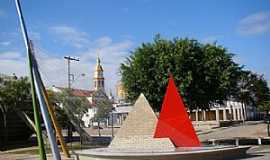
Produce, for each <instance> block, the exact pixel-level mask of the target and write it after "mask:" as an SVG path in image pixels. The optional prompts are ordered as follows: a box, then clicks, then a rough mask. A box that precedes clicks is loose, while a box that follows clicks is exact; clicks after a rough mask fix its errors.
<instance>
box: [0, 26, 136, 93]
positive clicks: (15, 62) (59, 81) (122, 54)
mask: <svg viewBox="0 0 270 160" xmlns="http://www.w3.org/2000/svg"><path fill="white" fill-rule="evenodd" d="M54 29H56V30H57V31H59V33H61V35H62V34H63V35H64V34H74V35H77V37H76V36H75V38H78V39H77V40H76V41H74V40H71V41H70V42H79V41H81V40H82V41H84V42H87V43H88V42H89V43H90V39H87V38H86V37H88V35H87V34H86V33H83V32H80V31H78V30H75V29H74V28H71V27H68V26H66V27H63V28H61V27H60V28H54ZM81 33H83V34H81ZM58 36H60V35H58ZM69 36H70V35H69ZM69 36H68V38H71V37H69ZM79 37H80V38H79ZM59 38H61V37H59ZM91 43H92V44H93V45H91V46H89V45H87V44H85V45H86V46H82V47H84V48H86V49H85V50H84V51H83V52H82V51H78V52H77V53H73V54H70V56H76V57H79V58H80V61H79V62H71V72H72V73H74V74H75V81H74V82H73V83H72V87H74V88H83V89H92V88H93V87H92V80H93V79H92V77H93V72H94V68H95V64H96V57H97V53H98V52H99V54H100V58H101V63H102V65H103V68H104V76H105V85H106V89H107V90H110V89H112V91H115V84H116V83H117V81H118V80H119V76H118V74H117V73H118V69H119V66H120V63H121V62H123V60H124V59H125V58H126V56H127V55H128V53H129V50H130V49H131V46H132V42H131V41H129V40H123V41H120V42H113V41H112V39H111V38H110V37H107V36H104V37H100V38H98V39H96V40H92V41H91ZM69 45H73V44H69ZM35 50H36V58H37V60H38V63H39V67H40V72H41V74H42V78H43V81H44V83H45V85H46V86H52V85H56V86H62V87H65V86H67V62H66V60H65V59H64V58H63V56H62V54H57V53H54V54H51V53H50V52H49V51H47V50H45V49H43V48H42V47H40V46H38V45H35ZM26 62H27V61H26V57H23V56H21V54H20V53H17V52H4V53H1V52H0V73H4V74H9V75H11V74H12V73H16V75H19V76H22V75H26V73H27V72H26V71H27V69H26ZM82 73H84V74H86V76H84V77H82V76H80V75H81V74H82Z"/></svg>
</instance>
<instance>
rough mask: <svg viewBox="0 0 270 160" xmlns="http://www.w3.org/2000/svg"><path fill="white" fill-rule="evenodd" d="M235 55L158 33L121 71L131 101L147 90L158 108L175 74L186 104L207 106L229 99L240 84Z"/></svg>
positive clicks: (213, 47)
mask: <svg viewBox="0 0 270 160" xmlns="http://www.w3.org/2000/svg"><path fill="white" fill-rule="evenodd" d="M232 57H233V55H232V54H231V53H229V52H228V51H227V50H226V49H225V48H223V47H221V46H217V45H215V44H206V45H205V44H201V43H199V42H198V41H196V40H190V39H178V38H175V39H174V40H166V39H162V38H160V37H159V36H157V37H156V38H155V39H154V42H153V43H146V44H145V43H144V44H142V45H141V46H140V47H138V48H136V49H135V51H133V52H132V54H131V55H130V57H129V58H127V60H126V61H125V63H122V64H121V67H120V73H121V75H122V82H123V84H124V86H125V88H126V90H127V92H128V99H129V100H131V101H134V100H135V99H136V98H137V97H138V96H139V94H140V93H144V94H145V96H146V97H147V99H148V100H149V102H150V104H151V106H152V107H153V108H154V109H155V110H156V111H158V110H159V109H160V107H161V103H162V100H163V96H164V94H165V90H166V86H167V82H168V77H169V74H172V75H173V77H174V80H175V83H176V85H177V87H178V89H179V91H180V92H181V95H182V97H183V98H184V101H185V103H186V105H187V106H188V107H189V108H197V107H200V108H203V109H207V108H208V107H209V103H210V102H217V101H222V100H226V99H228V98H229V97H230V95H231V94H232V93H231V92H233V91H234V90H235V88H236V86H237V75H238V74H239V72H240V71H241V67H239V66H238V64H236V63H235V62H233V60H232Z"/></svg>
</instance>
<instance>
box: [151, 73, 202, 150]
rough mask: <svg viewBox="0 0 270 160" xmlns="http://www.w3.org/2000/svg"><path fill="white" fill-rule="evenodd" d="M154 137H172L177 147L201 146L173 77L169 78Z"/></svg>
mask: <svg viewBox="0 0 270 160" xmlns="http://www.w3.org/2000/svg"><path fill="white" fill-rule="evenodd" d="M154 138H170V139H171V141H172V142H173V144H174V145H175V146H176V147H199V146H201V143H200V141H199V138H198V136H197V135H196V132H195V130H194V128H193V126H192V123H191V121H190V119H189V117H188V114H187V112H186V108H185V105H184V103H183V100H182V98H181V96H180V95H179V94H178V91H177V88H176V86H175V83H174V80H173V78H172V77H170V78H169V84H168V86H167V91H166V94H165V97H164V100H163V104H162V109H161V112H160V115H159V119H158V123H157V126H156V131H155V135H154Z"/></svg>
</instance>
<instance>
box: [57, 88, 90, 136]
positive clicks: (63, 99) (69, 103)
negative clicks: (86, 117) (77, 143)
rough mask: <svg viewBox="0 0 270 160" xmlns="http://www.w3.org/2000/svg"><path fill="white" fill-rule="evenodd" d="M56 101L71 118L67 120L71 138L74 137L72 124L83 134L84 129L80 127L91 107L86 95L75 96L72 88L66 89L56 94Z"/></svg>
mask: <svg viewBox="0 0 270 160" xmlns="http://www.w3.org/2000/svg"><path fill="white" fill-rule="evenodd" d="M55 103H57V104H58V106H59V107H60V108H62V110H61V109H60V110H61V111H64V113H65V114H66V116H67V117H68V118H69V121H67V123H68V124H67V125H68V126H69V128H68V137H69V140H71V138H72V126H74V127H75V129H76V130H77V131H78V133H79V134H80V135H82V134H83V130H82V129H81V128H80V125H81V123H82V121H81V119H82V115H83V113H85V112H87V108H88V107H89V102H88V100H87V99H86V98H85V97H78V96H74V95H73V94H72V89H64V90H63V91H62V92H61V93H58V94H56V96H55ZM62 113H63V112H62ZM71 124H73V125H71ZM76 125H79V126H76Z"/></svg>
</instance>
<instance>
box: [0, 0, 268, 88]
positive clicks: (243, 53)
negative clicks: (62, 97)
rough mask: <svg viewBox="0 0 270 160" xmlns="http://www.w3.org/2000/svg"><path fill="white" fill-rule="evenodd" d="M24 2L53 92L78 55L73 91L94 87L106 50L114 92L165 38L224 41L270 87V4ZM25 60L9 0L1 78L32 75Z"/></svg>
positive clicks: (3, 8)
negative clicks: (131, 62) (147, 45)
mask: <svg viewBox="0 0 270 160" xmlns="http://www.w3.org/2000/svg"><path fill="white" fill-rule="evenodd" d="M21 4H22V8H23V13H24V16H25V20H26V23H27V26H28V31H29V33H30V37H31V39H33V40H34V44H35V48H36V51H37V53H38V55H37V57H38V60H39V63H40V70H41V73H42V75H43V79H44V81H45V83H46V84H47V85H48V86H50V85H53V84H55V85H58V86H65V85H66V81H67V80H66V62H65V61H64V59H63V56H64V55H71V56H77V57H80V59H81V61H80V62H74V63H73V64H72V66H71V67H72V72H74V73H75V74H76V76H75V77H76V78H75V79H76V80H75V81H74V83H73V84H72V85H73V86H74V87H78V88H85V89H89V88H91V86H92V78H91V77H92V75H93V67H94V64H95V58H96V56H97V52H99V54H100V57H101V60H102V63H103V65H104V69H105V78H106V84H107V85H106V86H107V87H106V88H107V90H110V89H111V90H112V91H113V92H114V90H115V88H114V85H115V84H116V83H117V80H118V79H119V76H118V75H117V72H118V67H119V64H120V63H121V62H123V60H124V59H125V57H127V56H128V55H129V52H130V51H132V50H133V49H134V48H136V47H138V46H139V45H140V44H141V43H142V42H151V41H152V39H153V37H154V35H155V34H157V33H160V34H161V35H162V36H163V37H165V38H173V37H188V38H194V39H198V40H199V41H200V42H202V43H212V42H214V41H217V43H218V44H219V45H222V46H224V47H226V48H227V49H228V50H229V51H230V52H232V53H235V54H236V56H235V60H236V61H237V62H238V63H240V64H242V65H245V66H246V68H247V69H251V70H253V71H255V72H258V73H260V74H264V75H265V78H266V79H267V80H268V81H269V82H270V69H269V68H270V63H268V61H269V59H270V53H269V51H270V43H269V42H270V2H269V0H257V1H255V0H223V1H222V0H220V1H216V0H204V1H198V0H189V1H180V0H170V1H164V0H163V1H162V0H155V1H154V0H132V1H131V0H130V1H127V0H118V1H116V0H106V1H105V0H92V1H89V0H81V1H67V0H66V1H64V0H57V1H54V0H46V1H33V0H22V2H21ZM25 55H26V52H25V49H24V46H23V41H22V37H21V33H20V29H19V25H18V18H17V14H16V10H15V3H14V1H13V0H1V1H0V73H5V74H12V73H16V74H18V75H26V74H27V70H26V66H25ZM75 63H76V64H75ZM80 73H86V76H85V77H80V76H79V75H80Z"/></svg>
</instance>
